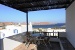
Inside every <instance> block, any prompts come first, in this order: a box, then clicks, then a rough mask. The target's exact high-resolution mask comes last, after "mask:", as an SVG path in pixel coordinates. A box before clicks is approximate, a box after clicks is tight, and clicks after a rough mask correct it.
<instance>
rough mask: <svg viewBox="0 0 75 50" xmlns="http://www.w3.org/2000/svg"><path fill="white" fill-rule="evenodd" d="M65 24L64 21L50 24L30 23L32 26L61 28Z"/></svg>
mask: <svg viewBox="0 0 75 50" xmlns="http://www.w3.org/2000/svg"><path fill="white" fill-rule="evenodd" d="M62 26H65V23H58V24H50V25H32V27H33V28H55V27H57V28H61V27H62Z"/></svg>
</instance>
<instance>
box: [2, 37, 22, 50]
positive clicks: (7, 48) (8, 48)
mask: <svg viewBox="0 0 75 50" xmlns="http://www.w3.org/2000/svg"><path fill="white" fill-rule="evenodd" d="M3 44H4V45H3V46H4V50H13V49H14V48H15V47H17V46H19V45H20V44H22V43H20V42H18V41H14V40H11V39H8V38H4V39H3Z"/></svg>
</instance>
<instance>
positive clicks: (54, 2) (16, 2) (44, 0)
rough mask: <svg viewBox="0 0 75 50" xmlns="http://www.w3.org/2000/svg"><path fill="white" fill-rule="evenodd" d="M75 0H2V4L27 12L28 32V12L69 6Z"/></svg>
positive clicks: (0, 1)
mask: <svg viewBox="0 0 75 50" xmlns="http://www.w3.org/2000/svg"><path fill="white" fill-rule="evenodd" d="M73 1H74V0H0V4H3V5H5V6H8V7H11V8H14V9H17V10H20V11H22V12H25V13H26V19H27V32H28V12H29V11H38V10H48V9H59V8H67V7H68V6H69V5H70V4H71V3H72V2H73Z"/></svg>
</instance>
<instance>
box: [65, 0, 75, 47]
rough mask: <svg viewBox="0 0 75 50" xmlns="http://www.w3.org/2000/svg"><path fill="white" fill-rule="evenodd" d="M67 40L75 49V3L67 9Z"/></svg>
mask: <svg viewBox="0 0 75 50" xmlns="http://www.w3.org/2000/svg"><path fill="white" fill-rule="evenodd" d="M66 32H67V38H68V40H69V41H70V43H71V44H72V45H73V46H74V48H75V1H74V2H73V3H72V4H71V5H70V6H69V7H68V8H67V9H66Z"/></svg>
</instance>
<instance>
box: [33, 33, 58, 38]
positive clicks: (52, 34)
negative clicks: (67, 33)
mask: <svg viewBox="0 0 75 50" xmlns="http://www.w3.org/2000/svg"><path fill="white" fill-rule="evenodd" d="M36 33H38V34H44V35H45V36H50V37H56V38H59V32H33V34H36Z"/></svg>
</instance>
